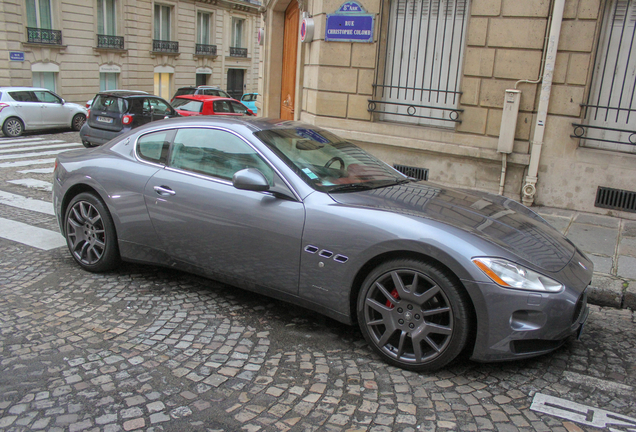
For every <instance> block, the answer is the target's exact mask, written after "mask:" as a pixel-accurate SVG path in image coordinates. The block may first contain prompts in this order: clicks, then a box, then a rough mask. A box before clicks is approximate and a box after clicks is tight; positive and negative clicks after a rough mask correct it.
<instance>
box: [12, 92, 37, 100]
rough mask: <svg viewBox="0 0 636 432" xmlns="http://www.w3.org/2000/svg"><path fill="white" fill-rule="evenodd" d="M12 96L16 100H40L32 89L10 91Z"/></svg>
mask: <svg viewBox="0 0 636 432" xmlns="http://www.w3.org/2000/svg"><path fill="white" fill-rule="evenodd" d="M9 94H10V95H11V98H12V99H13V100H14V101H16V102H39V100H38V99H37V98H36V97H35V93H33V92H32V91H15V92H9Z"/></svg>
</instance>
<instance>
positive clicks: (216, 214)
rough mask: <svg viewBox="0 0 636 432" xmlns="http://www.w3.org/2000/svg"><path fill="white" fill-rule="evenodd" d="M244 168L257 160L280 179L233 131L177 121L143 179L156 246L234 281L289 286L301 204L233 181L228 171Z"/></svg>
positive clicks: (292, 286)
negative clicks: (165, 160) (165, 163)
mask: <svg viewBox="0 0 636 432" xmlns="http://www.w3.org/2000/svg"><path fill="white" fill-rule="evenodd" d="M244 168H257V169H259V170H260V171H261V172H262V173H263V174H264V175H265V176H266V177H267V178H268V181H269V182H270V184H271V185H275V186H276V187H286V186H285V184H284V182H283V181H282V179H281V178H280V177H279V176H278V175H277V174H276V173H275V171H274V170H273V169H272V168H271V167H270V166H269V165H268V164H267V163H266V162H265V160H264V159H263V158H262V157H261V156H260V155H259V154H258V153H257V152H256V151H255V150H254V149H253V148H252V147H251V146H250V145H249V144H248V143H247V142H246V141H244V140H243V139H242V138H240V137H238V136H236V135H234V134H233V133H231V132H229V131H225V130H218V129H212V128H187V129H180V130H179V131H178V132H177V133H176V136H175V138H174V142H173V145H172V149H171V155H170V158H169V167H168V168H166V169H163V170H160V171H158V172H157V173H156V174H155V175H154V176H153V177H152V178H151V179H150V180H149V181H148V183H147V185H146V189H145V192H144V196H145V200H146V206H147V208H148V213H149V215H150V218H151V220H152V223H153V225H154V227H155V230H156V232H157V235H158V236H159V237H160V239H161V241H162V242H163V247H164V249H165V250H166V251H167V252H168V253H170V254H171V255H172V256H173V257H174V258H175V259H177V260H179V261H181V262H185V263H188V264H192V265H195V266H197V267H199V268H201V269H203V270H204V271H205V272H206V273H208V274H209V275H212V276H214V275H219V276H223V277H225V278H229V279H230V280H236V281H240V283H241V284H242V285H245V284H248V285H260V286H265V287H268V288H273V289H276V290H280V291H284V292H287V293H293V294H296V293H297V291H298V269H299V265H300V250H301V237H302V230H303V225H304V220H305V209H304V206H303V204H302V202H299V201H296V200H291V199H282V198H277V197H275V196H273V195H272V194H269V193H264V192H254V191H246V190H239V189H236V188H235V187H234V186H233V185H232V180H231V179H232V176H233V175H234V173H235V172H237V171H239V170H241V169H244ZM290 195H291V196H293V194H290Z"/></svg>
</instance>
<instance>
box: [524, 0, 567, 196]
mask: <svg viewBox="0 0 636 432" xmlns="http://www.w3.org/2000/svg"><path fill="white" fill-rule="evenodd" d="M564 6H565V0H555V2H554V9H553V10H552V25H551V26H550V37H549V39H548V50H547V54H546V60H545V67H544V70H543V83H542V85H541V95H540V97H539V110H538V112H537V123H536V125H535V129H534V137H533V140H532V151H531V153H530V166H529V167H528V175H527V176H526V184H525V185H524V186H523V189H522V192H523V197H522V200H523V204H524V205H526V206H531V205H532V203H533V202H534V195H535V194H536V193H537V188H536V184H537V175H538V173H539V159H540V158H541V147H542V146H543V135H544V134H545V122H546V119H547V117H548V105H549V103H550V91H551V90H552V75H553V73H554V64H555V63H556V55H557V47H558V46H559V34H560V33H561V22H562V21H563V8H564Z"/></svg>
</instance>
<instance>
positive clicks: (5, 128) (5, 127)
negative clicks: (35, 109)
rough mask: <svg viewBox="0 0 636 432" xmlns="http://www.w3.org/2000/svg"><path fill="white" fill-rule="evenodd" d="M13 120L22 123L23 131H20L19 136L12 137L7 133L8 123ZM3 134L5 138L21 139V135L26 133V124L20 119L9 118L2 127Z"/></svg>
mask: <svg viewBox="0 0 636 432" xmlns="http://www.w3.org/2000/svg"><path fill="white" fill-rule="evenodd" d="M11 120H17V121H18V122H20V127H21V129H20V133H19V134H17V135H10V134H9V133H8V132H7V123H8V122H9V121H11ZM2 133H3V134H4V136H7V137H11V138H16V137H19V136H20V135H22V134H23V133H24V122H23V121H22V120H20V119H19V118H18V117H9V118H8V119H6V120H5V121H4V124H3V125H2Z"/></svg>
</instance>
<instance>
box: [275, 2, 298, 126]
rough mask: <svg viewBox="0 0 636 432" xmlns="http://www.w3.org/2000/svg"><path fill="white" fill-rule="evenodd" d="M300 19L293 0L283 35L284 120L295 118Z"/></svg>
mask: <svg viewBox="0 0 636 432" xmlns="http://www.w3.org/2000/svg"><path fill="white" fill-rule="evenodd" d="M299 19H300V15H299V11H298V2H297V1H296V0H291V2H290V3H289V6H288V7H287V10H286V11H285V31H284V35H283V77H282V83H281V94H280V100H281V104H280V118H282V119H283V120H294V101H295V99H296V54H297V50H298V22H299Z"/></svg>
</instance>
